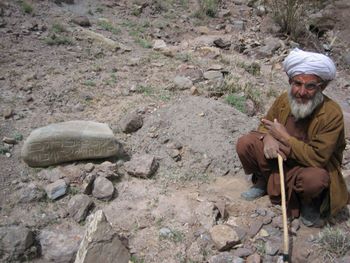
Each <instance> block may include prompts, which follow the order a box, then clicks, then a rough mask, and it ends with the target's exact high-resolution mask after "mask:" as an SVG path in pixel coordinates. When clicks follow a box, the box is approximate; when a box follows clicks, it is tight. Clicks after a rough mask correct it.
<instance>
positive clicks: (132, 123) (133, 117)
mask: <svg viewBox="0 0 350 263" xmlns="http://www.w3.org/2000/svg"><path fill="white" fill-rule="evenodd" d="M119 124H120V127H121V130H122V131H123V132H124V133H133V132H136V131H137V130H138V129H140V128H141V127H142V125H143V118H142V116H141V115H139V114H137V113H136V112H132V113H129V114H127V115H126V116H124V117H123V118H122V119H121V120H120V123H119Z"/></svg>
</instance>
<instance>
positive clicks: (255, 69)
mask: <svg viewBox="0 0 350 263" xmlns="http://www.w3.org/2000/svg"><path fill="white" fill-rule="evenodd" d="M238 66H240V67H241V68H243V69H244V70H245V71H247V72H248V73H249V74H252V75H253V76H259V75H260V64H259V63H258V62H253V63H251V64H249V63H245V62H240V63H238Z"/></svg>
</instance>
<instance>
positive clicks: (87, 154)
mask: <svg viewBox="0 0 350 263" xmlns="http://www.w3.org/2000/svg"><path fill="white" fill-rule="evenodd" d="M120 151H121V145H120V144H119V142H118V141H117V140H116V139H115V137H114V135H113V132H112V130H111V129H110V128H109V127H108V125H107V124H104V123H97V122H92V121H68V122H61V123H55V124H51V125H48V126H45V127H42V128H38V129H35V130H34V131H32V132H31V134H30V136H29V137H28V138H27V140H26V141H25V142H24V145H23V148H22V158H23V160H24V161H25V162H26V163H27V164H28V165H30V166H35V167H40V166H41V167H43V166H49V165H52V164H58V163H63V162H68V161H76V160H84V159H98V158H106V157H110V156H115V155H118V153H120Z"/></svg>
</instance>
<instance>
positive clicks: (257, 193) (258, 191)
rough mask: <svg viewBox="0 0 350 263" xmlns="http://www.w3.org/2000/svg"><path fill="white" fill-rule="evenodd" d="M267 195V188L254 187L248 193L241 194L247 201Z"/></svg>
mask: <svg viewBox="0 0 350 263" xmlns="http://www.w3.org/2000/svg"><path fill="white" fill-rule="evenodd" d="M264 195H266V190H265V188H259V187H256V186H253V187H252V188H250V189H249V190H248V191H246V192H243V193H241V197H242V198H243V199H245V200H247V201H253V200H255V199H257V198H259V197H262V196H264Z"/></svg>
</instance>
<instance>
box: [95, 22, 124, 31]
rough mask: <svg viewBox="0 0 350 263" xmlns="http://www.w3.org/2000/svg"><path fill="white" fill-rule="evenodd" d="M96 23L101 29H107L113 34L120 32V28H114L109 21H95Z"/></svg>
mask: <svg viewBox="0 0 350 263" xmlns="http://www.w3.org/2000/svg"><path fill="white" fill-rule="evenodd" d="M97 25H98V26H99V27H101V28H102V29H103V30H106V31H109V32H111V33H113V34H120V32H121V30H120V29H119V28H116V27H115V26H113V25H112V24H111V23H110V22H108V21H104V20H102V21H99V22H98V23H97Z"/></svg>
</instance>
